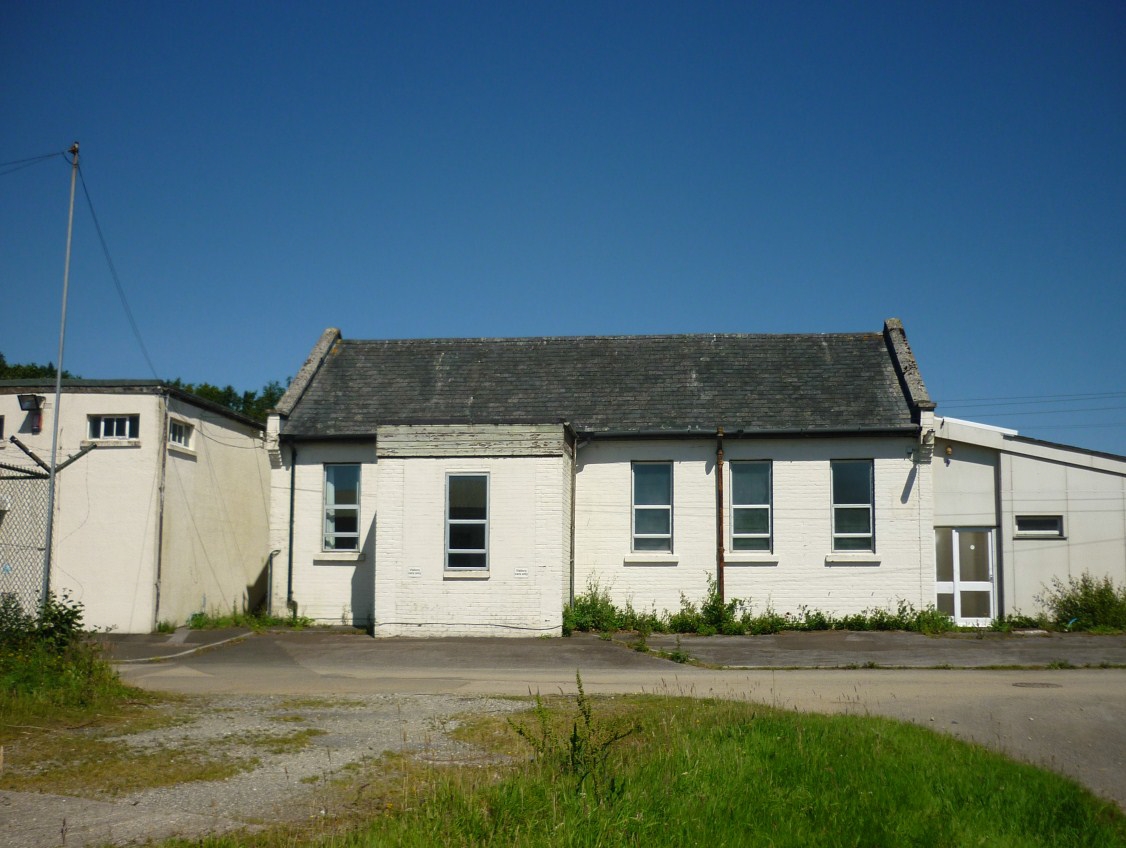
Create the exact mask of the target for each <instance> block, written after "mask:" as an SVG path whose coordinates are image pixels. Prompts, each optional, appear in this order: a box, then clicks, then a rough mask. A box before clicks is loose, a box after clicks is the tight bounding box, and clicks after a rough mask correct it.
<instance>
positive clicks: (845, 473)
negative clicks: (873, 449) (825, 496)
mask: <svg viewBox="0 0 1126 848" xmlns="http://www.w3.org/2000/svg"><path fill="white" fill-rule="evenodd" d="M871 502H872V463H870V462H869V461H868V460H859V461H855V460H849V461H843V462H842V461H838V462H834V463H833V503H837V504H866V503H871Z"/></svg>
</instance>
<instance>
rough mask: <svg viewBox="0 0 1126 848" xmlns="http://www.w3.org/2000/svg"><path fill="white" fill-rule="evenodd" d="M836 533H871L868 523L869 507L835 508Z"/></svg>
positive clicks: (870, 512) (869, 517) (870, 513)
mask: <svg viewBox="0 0 1126 848" xmlns="http://www.w3.org/2000/svg"><path fill="white" fill-rule="evenodd" d="M833 512H834V513H835V515H836V518H837V521H836V532H837V533H871V532H872V525H871V523H870V520H871V516H872V511H871V510H869V509H855V508H852V507H846V508H844V509H840V508H838V509H835V510H834V511H833Z"/></svg>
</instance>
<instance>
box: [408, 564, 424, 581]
mask: <svg viewBox="0 0 1126 848" xmlns="http://www.w3.org/2000/svg"><path fill="white" fill-rule="evenodd" d="M421 576H422V569H421V568H418V567H417V566H415V567H413V568H408V569H407V577H410V578H411V579H417V578H419V577H421Z"/></svg>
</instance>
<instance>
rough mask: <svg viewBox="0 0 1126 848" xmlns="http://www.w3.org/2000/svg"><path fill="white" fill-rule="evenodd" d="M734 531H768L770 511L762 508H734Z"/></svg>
mask: <svg viewBox="0 0 1126 848" xmlns="http://www.w3.org/2000/svg"><path fill="white" fill-rule="evenodd" d="M734 529H735V532H736V533H768V532H769V531H770V511H769V510H767V509H765V508H763V509H747V508H746V507H741V508H739V509H736V510H735V528H734Z"/></svg>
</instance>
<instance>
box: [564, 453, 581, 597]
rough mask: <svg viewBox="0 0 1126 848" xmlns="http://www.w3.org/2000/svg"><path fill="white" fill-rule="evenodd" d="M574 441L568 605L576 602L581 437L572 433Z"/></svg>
mask: <svg viewBox="0 0 1126 848" xmlns="http://www.w3.org/2000/svg"><path fill="white" fill-rule="evenodd" d="M572 435H573V441H572V444H571V544H570V548H571V552H570V553H571V555H570V560H571V562H570V578H569V591H568V598H567V603H569V604H573V603H574V602H575V479H576V477H577V476H578V464H579V437H578V436H577V435H574V431H572Z"/></svg>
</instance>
